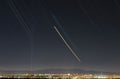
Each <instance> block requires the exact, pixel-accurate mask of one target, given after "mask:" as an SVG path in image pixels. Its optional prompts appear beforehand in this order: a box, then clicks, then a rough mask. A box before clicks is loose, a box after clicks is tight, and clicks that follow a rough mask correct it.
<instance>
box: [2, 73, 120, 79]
mask: <svg viewBox="0 0 120 79" xmlns="http://www.w3.org/2000/svg"><path fill="white" fill-rule="evenodd" d="M0 78H28V79H29V78H39V79H119V78H120V75H115V74H113V75H103V74H70V73H67V74H29V73H25V74H0Z"/></svg>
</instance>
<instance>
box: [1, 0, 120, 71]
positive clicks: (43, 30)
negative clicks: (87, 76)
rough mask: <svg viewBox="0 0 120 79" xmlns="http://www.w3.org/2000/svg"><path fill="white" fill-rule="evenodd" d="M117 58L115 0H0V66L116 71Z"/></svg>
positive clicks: (119, 13) (119, 32)
mask: <svg viewBox="0 0 120 79" xmlns="http://www.w3.org/2000/svg"><path fill="white" fill-rule="evenodd" d="M53 16H54V18H53ZM56 21H57V22H59V23H57V22H56ZM54 25H55V26H56V27H57V28H58V29H59V30H60V32H61V33H62V35H63V36H64V38H65V40H66V41H67V42H68V43H69V45H70V46H71V47H72V48H73V50H74V51H75V52H76V54H77V55H78V56H79V57H80V59H81V62H78V61H77V60H76V58H75V57H74V56H73V55H72V53H71V52H70V50H69V49H68V48H67V47H66V45H65V44H64V42H63V41H62V40H61V38H60V36H59V35H58V34H57V33H56V31H55V29H54V28H53V26H54ZM119 61H120V1H118V0H1V1H0V70H30V68H31V66H32V69H33V70H37V69H83V70H93V71H103V72H104V71H105V72H119V70H120V62H119Z"/></svg>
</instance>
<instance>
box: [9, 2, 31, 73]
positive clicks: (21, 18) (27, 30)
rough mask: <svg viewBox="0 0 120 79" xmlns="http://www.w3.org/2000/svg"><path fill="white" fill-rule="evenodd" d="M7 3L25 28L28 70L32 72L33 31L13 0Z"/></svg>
mask: <svg viewBox="0 0 120 79" xmlns="http://www.w3.org/2000/svg"><path fill="white" fill-rule="evenodd" d="M8 4H9V7H10V9H11V10H12V12H13V13H14V14H15V16H16V18H17V20H18V22H19V23H20V24H21V26H22V27H23V28H24V29H25V31H26V33H27V35H28V36H29V39H30V71H31V73H32V71H33V31H32V29H31V27H30V26H29V25H28V23H27V22H25V18H24V17H23V16H22V14H21V13H20V12H19V10H18V9H17V6H16V5H15V2H14V0H9V1H8Z"/></svg>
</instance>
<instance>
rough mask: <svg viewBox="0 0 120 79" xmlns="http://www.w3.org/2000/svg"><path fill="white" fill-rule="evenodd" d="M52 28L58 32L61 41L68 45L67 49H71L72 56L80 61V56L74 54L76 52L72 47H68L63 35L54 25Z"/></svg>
mask: <svg viewBox="0 0 120 79" xmlns="http://www.w3.org/2000/svg"><path fill="white" fill-rule="evenodd" d="M54 29H55V30H56V32H57V33H58V35H59V36H60V37H61V39H62V40H63V42H64V43H65V45H66V46H67V47H68V49H69V50H70V51H71V53H72V54H73V55H74V57H75V58H76V59H77V61H79V62H80V58H79V57H78V56H77V55H76V53H75V52H74V51H73V49H72V48H71V47H70V45H69V44H68V43H67V41H66V40H65V39H64V37H63V36H62V34H61V33H60V32H59V30H58V29H57V27H56V26H54Z"/></svg>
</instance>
